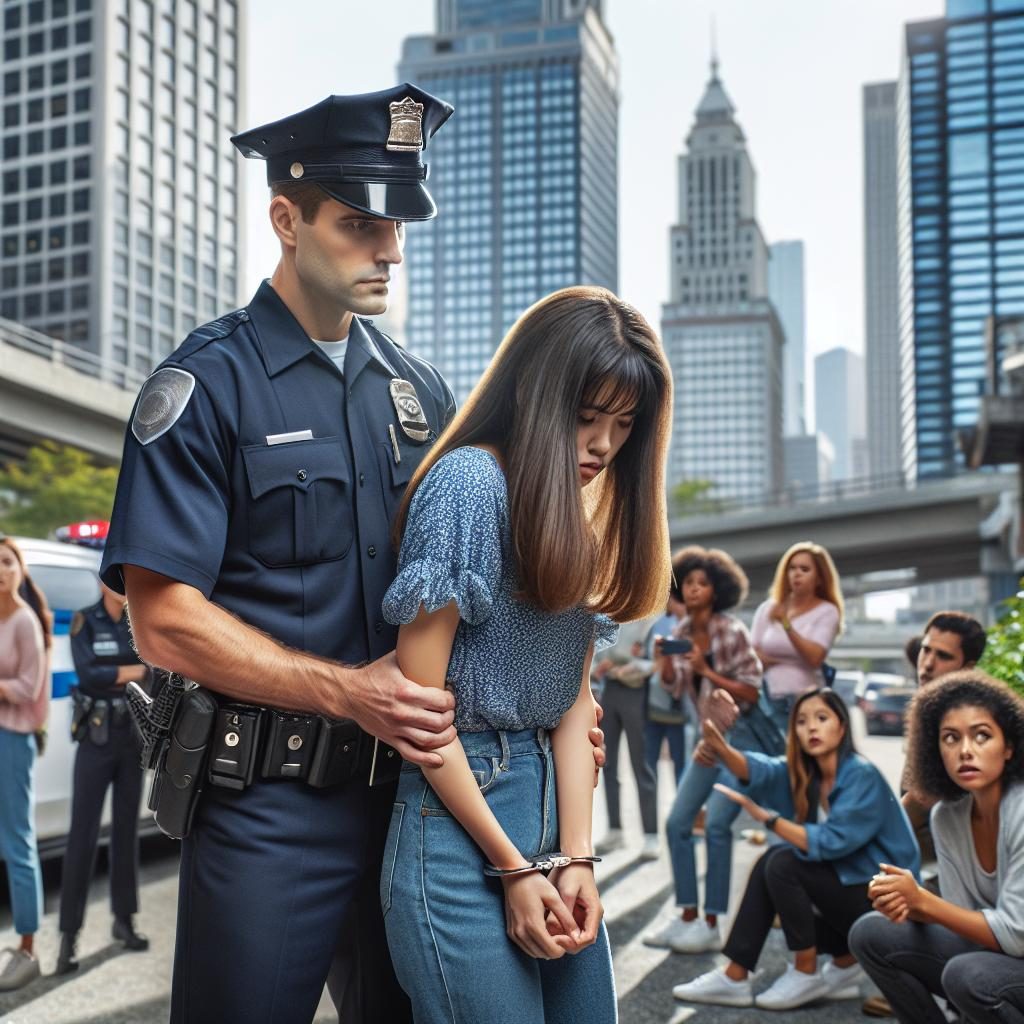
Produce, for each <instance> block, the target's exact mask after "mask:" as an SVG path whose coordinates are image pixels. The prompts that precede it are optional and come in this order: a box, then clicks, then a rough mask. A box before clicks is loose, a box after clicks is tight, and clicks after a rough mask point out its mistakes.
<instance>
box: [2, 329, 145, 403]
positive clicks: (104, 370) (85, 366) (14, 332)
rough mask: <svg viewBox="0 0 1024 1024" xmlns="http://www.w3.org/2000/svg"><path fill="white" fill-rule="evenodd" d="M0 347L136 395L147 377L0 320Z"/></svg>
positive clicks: (73, 345)
mask: <svg viewBox="0 0 1024 1024" xmlns="http://www.w3.org/2000/svg"><path fill="white" fill-rule="evenodd" d="M0 344H5V345H11V346H13V347H14V348H17V349H21V351H23V352H29V353H31V354H32V355H36V356H41V357H42V358H43V359H47V360H49V361H50V362H52V363H60V364H61V365H63V366H66V367H68V368H69V369H71V370H76V371H77V372H78V373H83V374H85V375H86V376H89V377H95V378H98V379H99V380H102V381H106V382H107V383H109V384H113V385H115V386H116V387H120V388H124V389H125V390H126V391H131V392H135V391H138V390H139V388H140V387H141V386H142V382H143V381H144V380H145V379H146V376H147V375H146V374H144V373H140V372H139V371H138V370H133V369H131V368H129V367H127V366H124V365H123V364H122V363H118V362H115V361H114V360H113V359H104V358H102V357H100V356H98V355H96V354H95V353H94V352H89V351H87V350H86V349H84V348H82V347H81V346H80V345H76V344H74V343H73V342H68V341H61V340H60V338H51V337H50V336H49V335H48V334H43V333H42V332H40V331H34V330H32V328H31V327H26V326H25V325H24V324H19V323H16V322H15V321H13V320H4V319H3V318H0Z"/></svg>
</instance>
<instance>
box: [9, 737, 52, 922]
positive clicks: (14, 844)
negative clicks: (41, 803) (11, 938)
mask: <svg viewBox="0 0 1024 1024" xmlns="http://www.w3.org/2000/svg"><path fill="white" fill-rule="evenodd" d="M35 760H36V740H35V737H34V736H32V735H31V734H28V733H20V732H11V731H10V730H8V729H0V857H2V858H3V860H4V862H5V863H6V865H7V886H8V889H9V890H10V895H11V908H12V909H13V911H14V930H15V931H16V932H17V933H18V934H19V935H35V933H36V932H37V931H39V921H40V918H41V917H42V914H43V875H42V872H41V871H40V868H39V853H38V851H37V850H36V830H35V820H34V818H33V815H34V814H35V795H34V792H33V784H32V769H33V766H34V765H35Z"/></svg>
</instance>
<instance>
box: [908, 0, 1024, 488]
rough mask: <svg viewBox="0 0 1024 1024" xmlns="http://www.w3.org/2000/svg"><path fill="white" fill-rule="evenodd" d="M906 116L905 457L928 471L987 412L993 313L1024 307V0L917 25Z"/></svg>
mask: <svg viewBox="0 0 1024 1024" xmlns="http://www.w3.org/2000/svg"><path fill="white" fill-rule="evenodd" d="M898 117H899V136H898V140H897V146H898V161H899V187H900V210H899V222H900V223H899V245H900V289H901V295H900V307H901V308H900V314H901V317H900V324H901V327H900V331H901V337H900V354H901V372H900V376H901V409H902V414H901V430H902V446H903V460H904V470H905V472H906V473H907V474H908V476H910V477H918V478H924V477H931V476H941V475H943V474H946V473H949V472H951V471H952V470H954V469H955V468H956V466H957V465H958V463H959V462H960V461H961V456H960V455H959V454H958V451H957V446H956V436H955V435H956V431H957V430H959V429H961V428H965V427H971V426H973V425H974V423H975V422H976V420H977V413H978V398H979V395H980V394H981V392H982V390H983V389H984V382H985V352H984V336H985V331H984V327H985V319H986V317H988V316H991V315H996V316H1010V315H1020V314H1024V0H947V5H946V17H945V18H943V19H936V20H934V21H924V22H915V23H911V24H909V25H907V26H906V40H905V54H904V64H903V68H902V75H901V80H900V86H899V96H898Z"/></svg>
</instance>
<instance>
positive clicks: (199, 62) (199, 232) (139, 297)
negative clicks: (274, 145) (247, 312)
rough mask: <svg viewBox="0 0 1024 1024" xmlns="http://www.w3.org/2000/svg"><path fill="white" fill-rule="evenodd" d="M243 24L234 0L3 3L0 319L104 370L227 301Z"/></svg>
mask: <svg viewBox="0 0 1024 1024" xmlns="http://www.w3.org/2000/svg"><path fill="white" fill-rule="evenodd" d="M244 22H245V4H244V0H13V2H12V0H6V2H5V3H4V5H3V28H2V36H0V45H2V47H3V55H4V61H3V87H4V88H3V129H2V133H3V134H2V140H3V141H2V146H3V168H2V186H3V188H2V191H3V195H2V225H0V316H3V317H4V318H6V319H9V320H15V321H19V322H21V323H24V324H26V325H28V326H30V327H33V328H35V329H37V330H40V331H42V332H44V333H46V334H49V335H51V336H53V337H57V338H62V339H64V340H65V341H68V342H71V343H73V344H74V345H75V346H77V347H79V348H80V349H82V350H83V351H84V352H88V353H92V354H93V355H94V356H98V357H100V359H101V360H103V362H104V369H103V373H104V374H105V375H106V376H110V377H114V378H116V376H117V368H118V367H127V368H130V369H132V370H136V371H141V372H144V373H145V372H148V371H149V370H150V369H151V368H152V367H153V366H154V365H155V364H156V363H157V362H159V361H160V360H161V359H162V358H163V357H164V356H165V355H167V354H168V353H169V352H170V351H171V350H172V348H174V347H176V346H177V344H178V343H179V342H180V341H181V340H182V338H183V337H184V336H185V334H186V333H187V332H188V331H189V330H190V329H191V328H192V327H193V326H194V325H195V324H196V323H197V322H201V321H204V320H209V319H213V318H215V317H217V316H219V315H220V314H222V313H224V312H225V311H227V310H229V309H231V308H233V307H234V306H236V305H237V303H238V298H239V296H238V282H239V281H240V280H241V278H242V277H243V273H242V256H243V253H244V251H245V244H244V234H243V230H242V224H241V211H242V209H243V206H244V204H243V196H242V193H241V179H240V176H239V174H238V166H239V160H240V159H241V157H240V156H239V155H238V154H237V153H236V152H235V150H234V148H233V147H232V146H231V143H230V142H229V136H230V135H232V134H233V133H234V132H236V131H237V130H238V128H239V127H240V125H242V124H244V118H245V110H244V85H243V83H244V80H245V46H244V39H245V23H244ZM83 368H85V369H90V368H91V369H93V370H96V364H95V362H94V361H89V362H88V363H83Z"/></svg>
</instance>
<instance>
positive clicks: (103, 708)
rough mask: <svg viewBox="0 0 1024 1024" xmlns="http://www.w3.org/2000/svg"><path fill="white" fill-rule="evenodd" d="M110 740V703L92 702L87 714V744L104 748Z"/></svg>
mask: <svg viewBox="0 0 1024 1024" xmlns="http://www.w3.org/2000/svg"><path fill="white" fill-rule="evenodd" d="M109 739H110V702H109V701H106V700H94V701H93V702H92V710H91V711H90V712H89V742H90V743H91V744H92V745H93V746H96V747H104V746H106V744H107V740H109Z"/></svg>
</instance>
